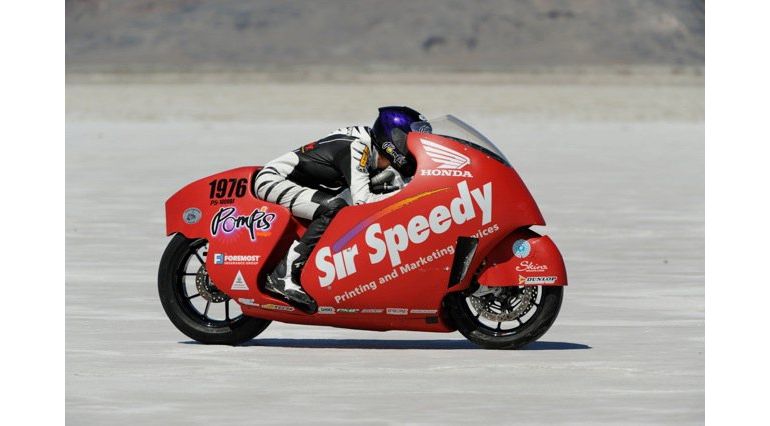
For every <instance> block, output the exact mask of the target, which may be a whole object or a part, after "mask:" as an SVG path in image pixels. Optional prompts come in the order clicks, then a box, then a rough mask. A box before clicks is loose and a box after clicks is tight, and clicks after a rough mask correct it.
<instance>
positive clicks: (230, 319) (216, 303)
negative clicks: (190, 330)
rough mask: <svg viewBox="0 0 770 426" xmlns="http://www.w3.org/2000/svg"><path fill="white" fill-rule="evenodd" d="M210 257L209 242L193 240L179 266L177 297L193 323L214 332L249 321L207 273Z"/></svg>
mask: <svg viewBox="0 0 770 426" xmlns="http://www.w3.org/2000/svg"><path fill="white" fill-rule="evenodd" d="M207 255H208V241H206V240H205V239H196V240H189V243H188V245H187V249H186V251H185V252H184V254H183V255H182V256H180V258H179V263H178V264H177V268H176V272H175V275H176V276H175V277H174V278H175V279H174V295H175V296H176V298H177V301H178V302H179V306H180V307H181V308H182V310H183V311H184V312H185V313H186V314H187V316H188V318H189V319H191V320H193V321H195V322H196V323H198V324H201V325H204V326H206V327H210V328H223V327H227V328H231V327H233V326H234V325H236V324H238V323H240V322H242V321H245V320H246V317H245V316H244V315H243V312H242V311H241V309H240V306H239V305H238V304H237V303H235V302H233V301H232V299H230V297H228V296H227V295H226V294H224V293H222V292H221V291H220V290H219V289H218V288H217V287H216V285H215V284H214V283H213V282H212V281H211V280H210V279H209V277H208V273H207V272H206V257H207ZM202 280H203V282H202ZM201 284H203V291H201Z"/></svg>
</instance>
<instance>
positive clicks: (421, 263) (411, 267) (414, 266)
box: [398, 245, 455, 274]
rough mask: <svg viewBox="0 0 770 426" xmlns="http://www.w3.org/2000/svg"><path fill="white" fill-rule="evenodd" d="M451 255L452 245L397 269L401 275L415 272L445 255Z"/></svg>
mask: <svg viewBox="0 0 770 426" xmlns="http://www.w3.org/2000/svg"><path fill="white" fill-rule="evenodd" d="M453 254H455V246H454V245H451V246H446V247H444V248H442V249H439V250H436V251H434V252H433V253H431V254H429V255H427V256H420V257H418V258H417V260H415V261H414V262H411V263H405V264H403V265H400V266H399V267H398V269H399V271H400V272H401V273H402V274H405V273H407V272H412V271H416V270H418V269H420V268H423V267H425V266H428V264H429V263H431V262H433V261H434V260H437V259H440V258H442V257H444V256H446V255H453Z"/></svg>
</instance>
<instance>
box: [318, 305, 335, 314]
mask: <svg viewBox="0 0 770 426" xmlns="http://www.w3.org/2000/svg"><path fill="white" fill-rule="evenodd" d="M318 313H319V314H326V315H329V314H333V313H334V308H333V307H331V306H319V307H318Z"/></svg>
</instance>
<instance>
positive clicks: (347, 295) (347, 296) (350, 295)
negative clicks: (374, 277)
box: [334, 281, 377, 303]
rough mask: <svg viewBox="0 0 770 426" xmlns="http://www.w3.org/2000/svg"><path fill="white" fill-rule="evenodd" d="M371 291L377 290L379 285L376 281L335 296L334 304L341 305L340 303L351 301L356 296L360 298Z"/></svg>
mask: <svg viewBox="0 0 770 426" xmlns="http://www.w3.org/2000/svg"><path fill="white" fill-rule="evenodd" d="M371 290H377V283H375V282H374V281H371V282H368V283H366V284H361V285H359V286H356V287H354V288H353V289H351V290H348V291H346V292H344V293H342V294H338V295H336V296H334V303H340V302H344V301H347V300H350V299H352V298H354V297H356V296H360V295H362V294H364V293H366V292H367V291H371Z"/></svg>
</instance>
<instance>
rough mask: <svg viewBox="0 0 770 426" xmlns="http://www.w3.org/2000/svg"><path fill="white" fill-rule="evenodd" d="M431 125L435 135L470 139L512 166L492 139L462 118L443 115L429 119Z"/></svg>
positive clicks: (469, 140)
mask: <svg viewBox="0 0 770 426" xmlns="http://www.w3.org/2000/svg"><path fill="white" fill-rule="evenodd" d="M428 122H429V123H430V127H431V133H433V134H435V135H446V136H452V137H456V138H458V139H462V140H465V141H468V142H470V143H472V144H474V145H478V146H479V147H481V148H483V150H486V151H489V152H491V153H493V154H495V155H497V156H498V157H500V158H501V159H502V160H504V162H505V164H506V165H509V166H510V162H509V161H508V159H507V158H506V157H505V155H504V154H503V152H502V151H500V149H499V148H498V147H497V146H496V145H495V144H494V143H492V141H491V140H489V139H487V138H486V137H485V136H484V135H482V134H481V133H479V131H478V130H476V129H474V128H473V127H471V126H470V125H469V124H468V123H466V122H464V121H462V120H460V119H459V118H457V117H455V116H454V115H451V114H449V115H443V116H441V117H437V118H433V119H430V120H428Z"/></svg>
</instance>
